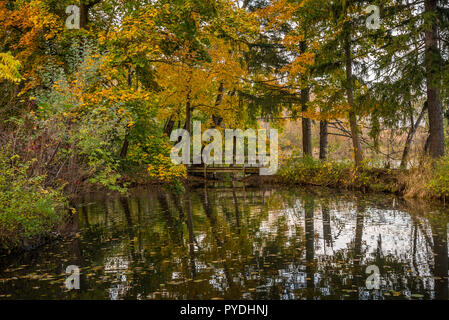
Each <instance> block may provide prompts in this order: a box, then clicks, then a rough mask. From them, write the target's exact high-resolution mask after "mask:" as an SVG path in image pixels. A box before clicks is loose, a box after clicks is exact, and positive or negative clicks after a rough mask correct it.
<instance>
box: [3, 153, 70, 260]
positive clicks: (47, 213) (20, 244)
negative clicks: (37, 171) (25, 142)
mask: <svg viewBox="0 0 449 320" xmlns="http://www.w3.org/2000/svg"><path fill="white" fill-rule="evenodd" d="M0 151H2V152H0V167H1V168H2V169H1V170H0V252H11V251H16V250H22V249H27V248H32V247H35V246H36V245H38V244H39V243H42V242H43V241H44V240H45V239H48V238H49V237H50V236H51V235H54V234H55V233H56V231H57V230H58V228H59V227H60V226H61V225H62V224H63V222H64V219H65V217H66V213H67V210H66V207H67V202H66V199H65V197H64V196H63V194H62V192H61V191H60V190H53V189H51V188H45V187H43V184H42V181H43V180H44V177H43V176H38V175H36V176H31V177H30V174H29V169H30V166H31V165H32V162H26V163H22V162H21V161H20V159H19V157H18V156H12V157H10V156H8V155H7V154H6V153H4V152H3V151H4V150H0Z"/></svg>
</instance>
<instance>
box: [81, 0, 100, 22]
mask: <svg viewBox="0 0 449 320" xmlns="http://www.w3.org/2000/svg"><path fill="white" fill-rule="evenodd" d="M99 2H100V0H91V1H84V3H83V1H81V4H80V28H81V29H87V25H88V24H89V10H90V9H91V8H92V7H93V6H94V5H96V4H97V3H99Z"/></svg>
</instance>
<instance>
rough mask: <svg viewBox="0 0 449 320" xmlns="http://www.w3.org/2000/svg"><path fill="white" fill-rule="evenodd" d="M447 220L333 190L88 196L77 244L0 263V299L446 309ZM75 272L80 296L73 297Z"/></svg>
mask: <svg viewBox="0 0 449 320" xmlns="http://www.w3.org/2000/svg"><path fill="white" fill-rule="evenodd" d="M448 222H449V218H448V217H447V213H445V212H444V209H430V208H421V207H420V206H419V205H410V204H408V205H407V204H405V203H403V202H401V201H400V200H398V199H396V198H394V197H390V196H384V195H369V196H367V195H363V194H356V195H354V194H346V193H336V192H335V191H329V190H324V189H301V188H295V189H294V190H292V189H283V188H277V187H276V188H265V187H260V188H254V187H244V186H243V185H238V186H237V185H234V186H233V187H231V186H229V185H228V186H225V185H208V186H207V187H206V186H200V187H197V188H190V189H189V190H187V191H186V192H185V193H183V194H181V195H176V194H173V193H170V192H165V191H154V190H153V191H148V190H147V191H138V192H135V193H134V195H133V196H131V197H129V198H120V197H113V196H107V195H105V194H100V195H89V196H86V197H83V198H82V199H79V200H78V215H77V217H76V219H75V223H74V226H73V227H74V228H75V230H76V232H77V235H76V237H75V238H73V239H69V240H65V241H60V242H58V243H53V244H51V245H48V246H45V247H43V248H41V249H39V250H37V251H33V252H30V253H27V254H24V255H21V256H18V257H0V299H214V298H224V299H448V245H447V237H448V234H447V226H448ZM69 265H76V266H79V267H80V269H81V284H80V286H81V288H80V290H72V291H68V290H67V289H66V288H65V284H64V283H65V279H66V277H67V275H66V274H65V270H66V267H67V266H69ZM369 266H376V268H378V270H379V271H380V277H379V279H380V283H379V289H378V290H376V289H373V290H368V289H367V285H366V280H367V277H368V276H369V274H367V273H366V270H367V268H368V267H369Z"/></svg>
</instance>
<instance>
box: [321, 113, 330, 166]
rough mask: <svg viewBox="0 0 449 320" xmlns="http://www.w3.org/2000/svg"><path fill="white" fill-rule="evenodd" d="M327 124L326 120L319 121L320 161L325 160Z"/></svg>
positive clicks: (327, 134)
mask: <svg viewBox="0 0 449 320" xmlns="http://www.w3.org/2000/svg"><path fill="white" fill-rule="evenodd" d="M328 137H329V131H328V122H327V121H326V120H322V121H320V160H326V158H327V148H328Z"/></svg>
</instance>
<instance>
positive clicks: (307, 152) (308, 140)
mask: <svg viewBox="0 0 449 320" xmlns="http://www.w3.org/2000/svg"><path fill="white" fill-rule="evenodd" d="M299 46H300V50H301V53H305V52H306V51H307V43H306V42H305V41H302V42H301V43H300V44H299ZM302 78H303V79H302V80H303V81H304V82H306V78H305V76H304V77H302ZM309 99H310V88H308V87H307V88H303V89H301V111H302V112H303V113H304V112H306V111H307V108H308V107H307V103H308V102H309ZM302 151H303V156H304V157H305V156H311V155H312V154H313V148H312V121H311V120H310V119H308V118H305V117H304V115H303V116H302Z"/></svg>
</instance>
